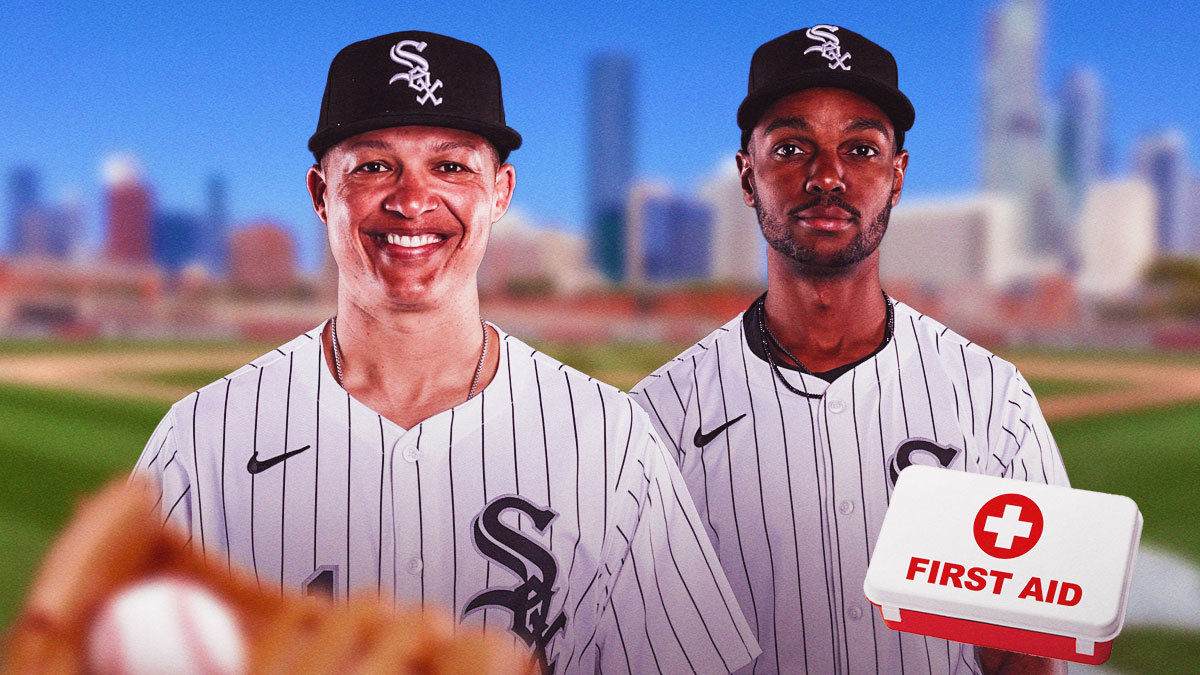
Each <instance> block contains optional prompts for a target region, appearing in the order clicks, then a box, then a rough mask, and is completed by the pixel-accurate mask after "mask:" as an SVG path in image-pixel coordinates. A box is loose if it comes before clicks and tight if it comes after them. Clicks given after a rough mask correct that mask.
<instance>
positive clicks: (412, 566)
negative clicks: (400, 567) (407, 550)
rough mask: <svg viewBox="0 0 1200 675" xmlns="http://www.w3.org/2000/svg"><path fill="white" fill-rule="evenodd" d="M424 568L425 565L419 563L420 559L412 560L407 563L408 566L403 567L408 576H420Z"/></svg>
mask: <svg viewBox="0 0 1200 675" xmlns="http://www.w3.org/2000/svg"><path fill="white" fill-rule="evenodd" d="M424 567H425V563H423V562H421V559H420V558H412V559H410V560H409V561H408V564H406V565H405V566H404V568H405V569H406V570H408V573H409V574H420V573H421V570H422V569H423V568H424Z"/></svg>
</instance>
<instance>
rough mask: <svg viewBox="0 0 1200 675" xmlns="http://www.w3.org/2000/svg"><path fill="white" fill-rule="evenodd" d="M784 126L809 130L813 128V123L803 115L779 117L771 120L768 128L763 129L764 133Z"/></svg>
mask: <svg viewBox="0 0 1200 675" xmlns="http://www.w3.org/2000/svg"><path fill="white" fill-rule="evenodd" d="M783 128H788V129H797V130H804V131H808V130H810V129H812V125H811V124H809V123H808V120H806V119H804V118H803V117H777V118H775V119H774V120H771V123H770V124H768V125H767V128H766V129H764V130H763V133H764V134H769V133H771V132H772V131H775V130H776V129H783Z"/></svg>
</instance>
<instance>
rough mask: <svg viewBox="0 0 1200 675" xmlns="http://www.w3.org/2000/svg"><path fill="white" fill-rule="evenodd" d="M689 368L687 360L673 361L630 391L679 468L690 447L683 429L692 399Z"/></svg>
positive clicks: (631, 396)
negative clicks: (685, 440)
mask: <svg viewBox="0 0 1200 675" xmlns="http://www.w3.org/2000/svg"><path fill="white" fill-rule="evenodd" d="M690 365H691V362H690V361H689V360H687V359H684V360H682V361H680V360H674V361H671V362H670V363H668V364H666V365H665V366H663V367H662V368H659V369H658V370H656V371H654V372H653V373H651V374H649V375H647V376H646V378H645V379H643V380H642V381H641V382H638V383H637V385H636V386H635V387H634V388H633V389H631V390H630V391H629V396H630V398H632V399H633V400H634V401H636V402H637V404H638V405H640V406H641V407H642V409H643V410H645V411H646V414H647V415H648V416H649V417H650V423H651V424H653V425H654V429H655V430H656V431H657V432H658V434H659V437H660V438H662V439H663V440H664V441H666V445H667V448H668V449H669V450H670V452H671V455H672V457H673V458H674V459H675V461H676V462H677V463H678V464H680V465H682V464H683V458H684V455H685V454H686V453H685V450H684V449H685V448H686V447H688V446H687V445H686V444H685V443H684V439H683V427H684V422H685V418H686V417H687V403H688V400H689V398H690V396H691V386H690V384H689V383H690V382H691V381H692V378H691V369H690V367H688V366H690ZM685 371H686V372H685Z"/></svg>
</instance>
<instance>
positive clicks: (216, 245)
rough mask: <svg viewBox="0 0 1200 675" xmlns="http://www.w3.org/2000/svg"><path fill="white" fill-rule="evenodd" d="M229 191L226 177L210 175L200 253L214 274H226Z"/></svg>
mask: <svg viewBox="0 0 1200 675" xmlns="http://www.w3.org/2000/svg"><path fill="white" fill-rule="evenodd" d="M228 202H229V193H228V189H227V187H226V185H225V178H224V177H222V176H219V175H213V176H209V178H208V185H207V186H206V189H205V210H204V218H203V227H202V228H201V230H200V233H199V236H200V241H199V242H198V245H199V255H200V258H201V260H202V261H203V262H204V266H205V267H207V268H208V271H209V272H211V273H213V274H214V275H217V276H221V275H223V274H225V270H226V267H227V266H228V251H229V206H228Z"/></svg>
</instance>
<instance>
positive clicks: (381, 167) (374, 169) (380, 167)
mask: <svg viewBox="0 0 1200 675" xmlns="http://www.w3.org/2000/svg"><path fill="white" fill-rule="evenodd" d="M387 170H388V165H387V164H384V163H383V162H367V163H365V164H362V165H360V166H359V167H358V168H357V169H355V171H358V172H361V173H382V172H384V171H387Z"/></svg>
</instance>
